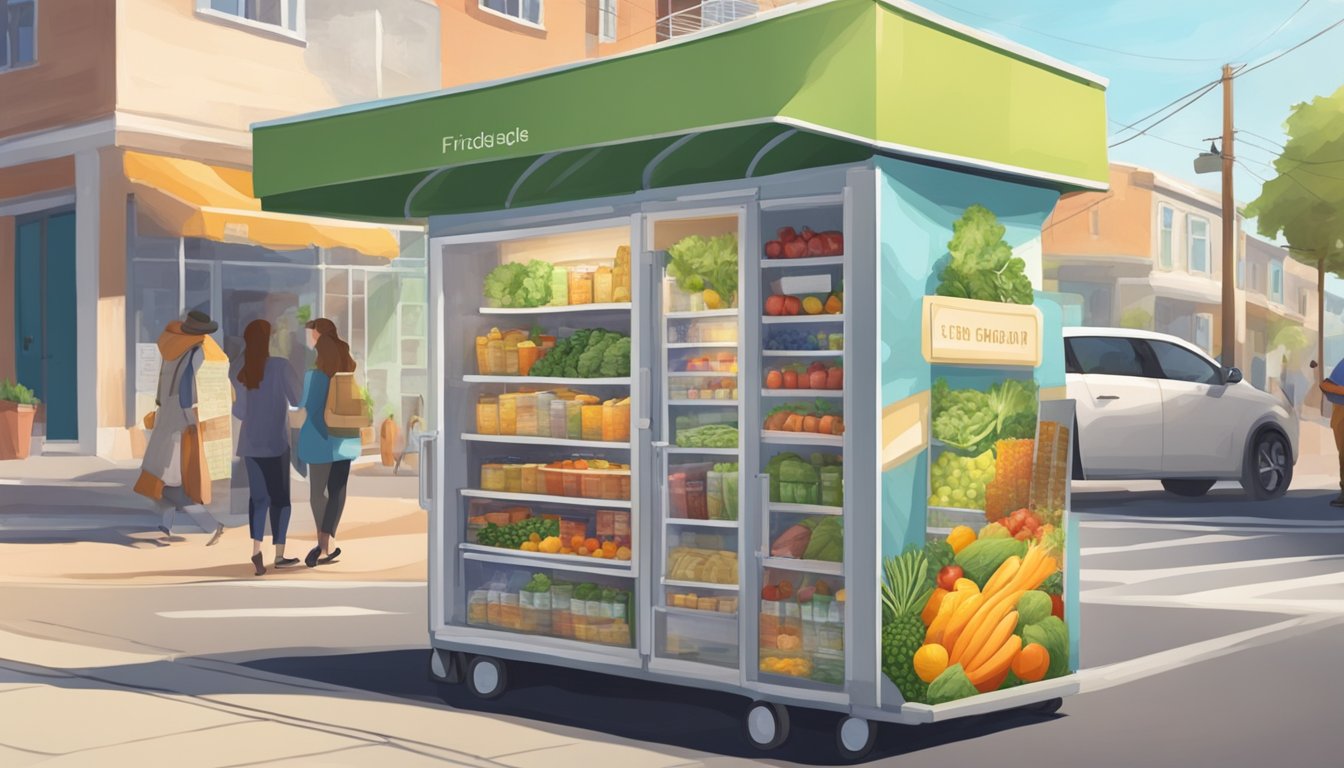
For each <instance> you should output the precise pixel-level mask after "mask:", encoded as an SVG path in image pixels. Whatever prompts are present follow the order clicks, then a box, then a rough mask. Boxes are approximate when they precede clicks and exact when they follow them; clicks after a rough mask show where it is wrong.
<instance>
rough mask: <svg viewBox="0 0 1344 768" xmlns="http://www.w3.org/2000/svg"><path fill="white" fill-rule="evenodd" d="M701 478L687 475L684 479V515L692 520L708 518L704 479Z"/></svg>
mask: <svg viewBox="0 0 1344 768" xmlns="http://www.w3.org/2000/svg"><path fill="white" fill-rule="evenodd" d="M701 478H703V476H701ZM701 478H690V477H688V478H687V479H686V517H688V518H690V519H692V520H708V519H709V505H708V502H707V500H706V498H705V481H704V479H701Z"/></svg>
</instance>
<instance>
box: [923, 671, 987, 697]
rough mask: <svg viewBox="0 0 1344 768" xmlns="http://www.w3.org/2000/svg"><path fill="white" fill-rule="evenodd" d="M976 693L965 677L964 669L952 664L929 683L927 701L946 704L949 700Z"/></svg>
mask: <svg viewBox="0 0 1344 768" xmlns="http://www.w3.org/2000/svg"><path fill="white" fill-rule="evenodd" d="M975 694H976V690H975V686H973V685H971V681H970V680H969V679H967V677H966V671H965V670H964V669H962V667H961V665H960V664H953V665H952V666H950V667H948V668H947V669H945V670H943V673H942V674H940V675H938V677H937V678H935V679H934V681H933V682H932V683H929V688H928V702H929V703H930V704H946V703H947V702H949V701H956V700H957V699H964V698H966V697H967V696H974V695H975Z"/></svg>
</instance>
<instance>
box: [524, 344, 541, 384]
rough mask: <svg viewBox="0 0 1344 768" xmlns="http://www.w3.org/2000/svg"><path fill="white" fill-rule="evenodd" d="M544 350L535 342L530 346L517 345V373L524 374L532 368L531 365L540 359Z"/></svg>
mask: <svg viewBox="0 0 1344 768" xmlns="http://www.w3.org/2000/svg"><path fill="white" fill-rule="evenodd" d="M544 351H545V350H543V349H542V348H541V347H539V346H537V345H536V343H535V342H534V343H533V344H532V345H531V346H522V345H520V346H519V347H518V375H519V376H526V375H527V372H528V371H530V370H532V365H533V364H534V363H536V362H537V361H538V360H540V359H541V355H542V352H544Z"/></svg>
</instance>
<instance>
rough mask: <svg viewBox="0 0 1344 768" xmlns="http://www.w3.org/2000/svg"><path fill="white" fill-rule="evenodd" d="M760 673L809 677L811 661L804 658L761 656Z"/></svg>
mask: <svg viewBox="0 0 1344 768" xmlns="http://www.w3.org/2000/svg"><path fill="white" fill-rule="evenodd" d="M761 671H762V672H769V673H771V674H774V675H788V676H790V677H810V676H811V675H812V661H811V660H810V659H808V658H806V657H798V658H793V657H787V656H762V657H761Z"/></svg>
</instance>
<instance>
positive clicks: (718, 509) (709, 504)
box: [705, 470, 725, 520]
mask: <svg viewBox="0 0 1344 768" xmlns="http://www.w3.org/2000/svg"><path fill="white" fill-rule="evenodd" d="M705 507H706V510H707V512H708V514H709V519H710V520H723V519H725V518H724V516H723V473H722V472H715V471H713V470H711V471H710V472H708V473H707V474H706V475H705Z"/></svg>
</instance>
